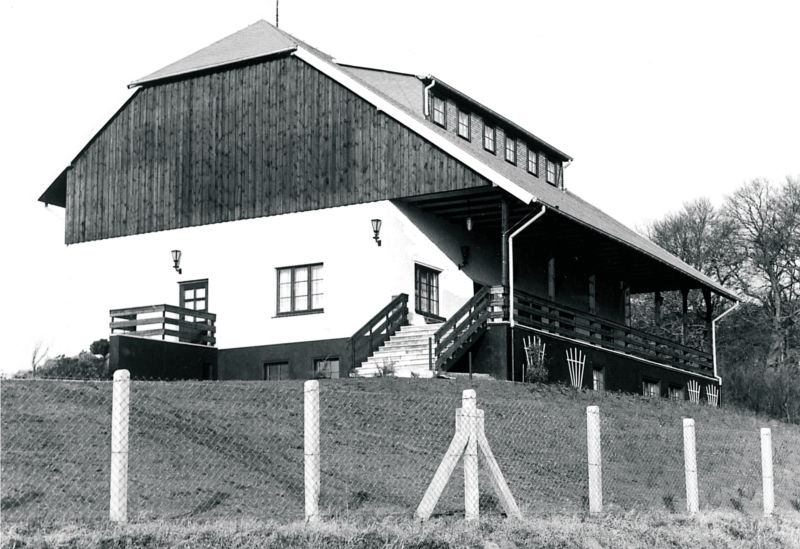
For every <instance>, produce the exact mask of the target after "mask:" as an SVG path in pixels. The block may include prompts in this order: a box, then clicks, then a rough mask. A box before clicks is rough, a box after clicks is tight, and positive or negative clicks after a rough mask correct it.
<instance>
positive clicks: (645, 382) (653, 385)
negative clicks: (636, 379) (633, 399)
mask: <svg viewBox="0 0 800 549" xmlns="http://www.w3.org/2000/svg"><path fill="white" fill-rule="evenodd" d="M647 386H650V388H655V393H654V392H653V391H652V390H649V391H645V388H647ZM642 396H645V397H647V398H661V382H660V381H655V380H652V379H647V378H645V379H642Z"/></svg>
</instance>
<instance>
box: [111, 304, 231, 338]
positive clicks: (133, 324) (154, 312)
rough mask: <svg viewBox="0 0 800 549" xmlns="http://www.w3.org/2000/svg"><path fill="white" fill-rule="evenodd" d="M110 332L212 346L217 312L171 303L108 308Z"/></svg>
mask: <svg viewBox="0 0 800 549" xmlns="http://www.w3.org/2000/svg"><path fill="white" fill-rule="evenodd" d="M109 315H110V316H111V324H110V327H111V333H112V334H114V333H119V334H124V335H129V336H136V337H146V338H151V339H161V340H164V341H178V342H181V343H194V344H197V345H208V346H211V347H213V346H214V345H215V344H216V343H217V340H216V337H215V335H216V326H215V325H214V323H215V322H216V320H217V315H215V314H213V313H207V312H204V311H195V310H194V309H186V308H184V307H176V306H175V305H146V306H144V307H130V308H127V309H112V310H111V311H109Z"/></svg>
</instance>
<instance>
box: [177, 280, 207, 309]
mask: <svg viewBox="0 0 800 549" xmlns="http://www.w3.org/2000/svg"><path fill="white" fill-rule="evenodd" d="M198 290H203V297H198V295H197V292H198ZM178 292H179V294H178V306H179V307H180V308H182V309H191V310H193V311H200V312H203V313H207V312H208V279H207V278H200V279H197V280H184V281H181V282H178ZM186 292H192V297H190V298H188V299H187V298H186ZM198 301H202V302H204V306H203V308H200V309H198V308H197V306H196V304H197V302H198Z"/></svg>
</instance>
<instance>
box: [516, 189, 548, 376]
mask: <svg viewBox="0 0 800 549" xmlns="http://www.w3.org/2000/svg"><path fill="white" fill-rule="evenodd" d="M546 211H547V206H545V205H542V209H541V210H539V213H537V214H536V215H534V216H533V217H531V218H530V219H529V220H528V221H526V222H525V223H523V225H522V226H521V227H520V228H519V229H517V230H516V231H514V232H512V233H511V234H510V235H508V294H509V295H508V326H509V329H510V330H511V381H512V382H513V381H514V374H515V373H516V372H515V370H514V360H515V357H514V237H515V236H517V235H518V234H519V233H521V232H522V231H524V230H525V229H527V228H528V227H529V226H530V225H532V224H533V223H534V221H536V220H537V219H539V218H540V217H542V216H543V215H544V214H545V212H546ZM522 381H523V382H524V381H525V380H524V379H523V380H522Z"/></svg>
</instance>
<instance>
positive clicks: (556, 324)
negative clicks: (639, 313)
mask: <svg viewBox="0 0 800 549" xmlns="http://www.w3.org/2000/svg"><path fill="white" fill-rule="evenodd" d="M514 294H515V296H514V318H515V321H516V322H518V323H520V324H522V325H525V326H528V327H531V328H536V329H539V330H542V331H545V332H549V333H552V334H556V335H560V336H564V337H568V338H571V339H576V340H579V341H585V342H586V343H590V344H593V345H597V346H599V347H603V348H604V349H610V350H614V351H620V352H623V353H626V354H630V355H633V356H637V357H640V358H645V359H648V360H652V361H654V362H660V363H662V364H668V365H671V366H675V367H678V368H682V369H690V370H697V371H701V372H702V373H709V372H712V371H713V369H714V367H713V361H712V357H711V353H707V352H705V351H701V350H698V349H693V348H691V347H686V346H685V345H681V344H680V343H677V342H675V341H671V340H669V339H667V338H664V337H661V336H658V335H654V334H649V333H647V332H643V331H641V330H637V329H635V328H630V327H628V326H625V325H623V324H618V323H616V322H612V321H610V320H605V319H602V318H599V317H596V316H594V315H590V314H589V313H585V312H582V311H578V310H575V309H571V308H569V307H565V306H563V305H558V304H556V303H553V302H552V301H549V300H546V299H542V298H540V297H536V296H533V295H531V294H528V293H526V292H522V291H519V290H515V292H514Z"/></svg>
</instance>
